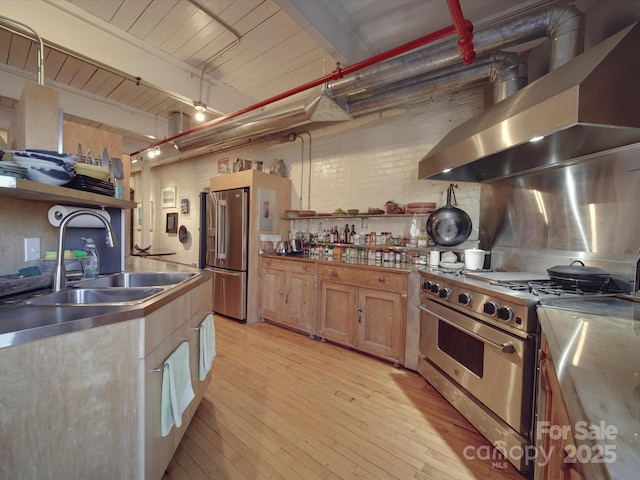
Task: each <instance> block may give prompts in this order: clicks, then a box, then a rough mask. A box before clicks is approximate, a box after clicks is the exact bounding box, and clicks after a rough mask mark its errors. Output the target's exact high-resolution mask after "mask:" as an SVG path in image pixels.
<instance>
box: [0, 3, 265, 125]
mask: <svg viewBox="0 0 640 480" xmlns="http://www.w3.org/2000/svg"><path fill="white" fill-rule="evenodd" d="M2 15H3V16H5V17H9V18H11V19H13V20H17V21H20V22H22V23H24V24H25V25H28V26H29V27H31V28H33V29H34V30H35V31H36V32H38V34H39V35H40V36H41V37H42V38H43V40H44V42H45V44H52V45H55V46H58V47H61V48H62V49H64V50H68V51H70V52H74V53H75V54H77V55H78V56H80V57H81V58H86V59H90V60H92V61H94V62H95V63H97V64H98V65H100V64H102V65H105V66H106V67H107V68H109V69H112V70H115V71H118V72H122V73H124V74H126V75H128V76H130V77H132V78H138V77H139V78H140V79H142V81H144V82H145V84H147V85H149V86H151V87H153V88H157V89H158V90H160V91H164V92H167V93H171V92H172V93H174V94H176V95H177V96H179V97H184V99H187V101H188V99H191V100H197V99H200V92H201V86H200V77H201V75H202V72H200V71H198V70H197V69H195V68H194V67H192V66H190V65H188V64H186V63H184V62H180V61H178V60H176V59H175V58H173V57H171V56H170V55H168V54H166V53H164V52H163V51H161V50H160V49H157V48H155V47H152V46H150V45H148V44H145V43H144V42H142V41H141V40H139V39H137V38H136V37H134V36H133V35H130V34H128V33H126V32H123V31H122V30H120V29H118V28H116V27H114V26H112V25H110V24H109V23H107V22H105V21H103V20H101V19H99V18H96V17H92V16H90V15H87V14H86V12H84V11H83V10H81V9H80V8H78V7H76V6H75V5H73V4H72V3H70V2H66V1H64V2H60V1H57V2H49V1H44V0H29V1H28V2H25V1H23V0H3V1H2ZM45 75H46V70H45ZM203 81H204V82H206V83H208V84H209V85H210V88H208V89H205V90H208V91H209V92H210V93H209V98H207V99H203V100H204V101H205V103H206V104H207V106H208V107H209V110H212V111H214V112H215V113H218V114H225V113H229V112H234V111H237V110H240V109H241V108H242V107H245V106H247V105H250V104H252V103H254V102H255V100H254V99H252V98H250V97H249V96H247V95H245V94H243V93H241V92H239V91H238V90H236V89H234V88H231V87H229V86H228V85H226V84H224V83H222V82H220V81H217V80H216V79H214V78H212V77H210V76H207V75H205V76H204V80H203ZM45 83H47V81H46V80H45Z"/></svg>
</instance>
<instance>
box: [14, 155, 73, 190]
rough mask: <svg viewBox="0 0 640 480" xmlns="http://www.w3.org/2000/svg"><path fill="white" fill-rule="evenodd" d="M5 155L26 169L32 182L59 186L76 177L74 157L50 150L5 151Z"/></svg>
mask: <svg viewBox="0 0 640 480" xmlns="http://www.w3.org/2000/svg"><path fill="white" fill-rule="evenodd" d="M5 154H10V156H11V160H13V161H14V162H16V163H17V164H19V165H20V166H21V167H24V168H26V169H27V172H26V173H27V178H28V179H29V180H33V181H34V182H39V183H46V184H47V185H58V186H60V185H65V184H66V183H69V182H70V181H71V179H72V178H73V177H75V175H76V159H77V158H78V157H77V156H76V155H71V154H66V153H57V152H54V151H51V150H5ZM5 158H6V155H5Z"/></svg>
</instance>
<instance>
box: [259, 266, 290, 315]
mask: <svg viewBox="0 0 640 480" xmlns="http://www.w3.org/2000/svg"><path fill="white" fill-rule="evenodd" d="M284 276H285V273H284V272H281V271H280V270H272V269H268V268H265V269H263V270H262V274H261V276H260V316H261V317H263V318H268V319H269V320H273V321H274V322H277V321H279V320H281V317H282V315H281V313H280V312H281V308H282V307H281V304H282V292H283V285H282V283H283V281H284Z"/></svg>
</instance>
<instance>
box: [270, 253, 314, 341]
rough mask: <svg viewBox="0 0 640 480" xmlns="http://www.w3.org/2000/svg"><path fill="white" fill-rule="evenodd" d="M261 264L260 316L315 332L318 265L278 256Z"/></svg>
mask: <svg viewBox="0 0 640 480" xmlns="http://www.w3.org/2000/svg"><path fill="white" fill-rule="evenodd" d="M260 265H261V267H260V317H261V318H263V319H266V320H269V321H272V322H274V323H277V324H280V325H282V326H285V327H289V328H292V329H294V330H298V331H301V332H305V333H308V334H309V335H312V336H313V335H315V324H316V316H315V311H316V275H315V265H314V264H313V263H311V262H292V261H288V260H280V259H277V258H276V259H274V258H262V259H261V264H260Z"/></svg>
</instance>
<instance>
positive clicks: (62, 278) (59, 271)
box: [52, 210, 118, 292]
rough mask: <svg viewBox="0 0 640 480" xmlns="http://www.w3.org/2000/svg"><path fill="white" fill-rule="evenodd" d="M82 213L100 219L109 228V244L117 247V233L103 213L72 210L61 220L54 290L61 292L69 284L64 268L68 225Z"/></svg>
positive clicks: (54, 271)
mask: <svg viewBox="0 0 640 480" xmlns="http://www.w3.org/2000/svg"><path fill="white" fill-rule="evenodd" d="M82 215H91V216H92V217H96V218H98V219H100V221H101V222H102V223H104V226H105V228H106V229H107V239H106V240H107V245H109V246H110V247H115V246H116V245H118V239H117V238H116V234H115V232H114V231H113V226H112V225H111V223H110V222H109V220H107V219H106V218H104V217H103V216H102V215H100V214H99V213H96V212H94V211H93V210H76V211H75V212H71V213H70V214H69V215H67V216H66V217H64V218H63V219H62V222H60V230H59V231H58V254H57V257H56V266H55V268H54V270H53V282H52V283H53V291H54V292H59V291H60V290H64V289H65V288H66V286H67V278H66V270H65V268H64V237H65V233H66V231H67V225H69V222H70V221H71V220H73V219H74V218H76V217H80V216H82Z"/></svg>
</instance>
